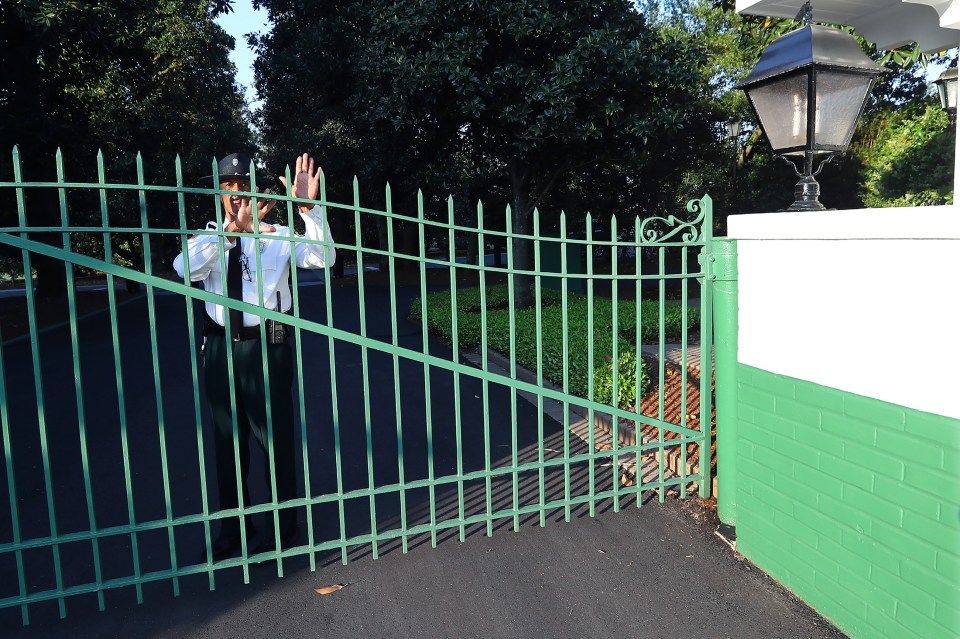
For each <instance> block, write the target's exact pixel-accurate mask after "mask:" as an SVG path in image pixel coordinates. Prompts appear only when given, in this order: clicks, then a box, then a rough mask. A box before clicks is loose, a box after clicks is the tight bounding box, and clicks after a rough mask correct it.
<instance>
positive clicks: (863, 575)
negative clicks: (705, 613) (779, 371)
mask: <svg viewBox="0 0 960 639" xmlns="http://www.w3.org/2000/svg"><path fill="white" fill-rule="evenodd" d="M738 375H739V378H738V385H739V400H738V429H739V430H738V435H737V442H738V443H737V495H736V499H737V545H738V548H737V549H738V550H739V551H740V552H742V553H743V554H744V555H745V556H746V557H747V558H748V559H750V560H751V561H753V562H754V563H755V564H757V565H758V566H760V567H761V568H763V569H764V570H765V571H767V572H768V573H769V574H770V575H771V576H773V577H774V578H775V579H777V580H778V581H780V582H781V583H783V584H784V585H785V586H787V587H788V588H789V589H790V590H792V591H793V592H794V593H796V594H797V595H799V596H800V597H801V598H803V599H804V600H805V601H807V603H809V604H810V605H811V606H813V607H814V608H815V609H816V610H818V611H819V612H820V613H821V614H823V615H824V616H826V617H827V618H829V619H831V620H832V621H833V622H834V623H835V624H836V625H837V626H838V627H839V628H841V629H842V630H843V631H844V632H846V633H847V634H849V635H850V636H851V637H889V638H891V639H893V638H898V639H902V638H908V637H917V638H922V639H937V638H940V637H960V420H956V419H951V418H947V417H941V416H938V415H933V414H930V413H924V412H921V411H917V410H913V409H909V408H904V407H901V406H897V405H894V404H889V403H886V402H881V401H879V400H874V399H870V398H866V397H862V396H858V395H854V394H851V393H846V392H842V391H839V390H836V389H831V388H827V387H824V386H820V385H817V384H813V383H810V382H806V381H802V380H797V379H793V378H790V377H785V376H782V375H776V374H773V373H770V372H767V371H764V370H761V369H758V368H753V367H750V366H746V365H744V364H741V365H740V366H739V367H738Z"/></svg>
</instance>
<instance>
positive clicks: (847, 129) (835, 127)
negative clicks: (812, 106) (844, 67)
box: [814, 71, 873, 148]
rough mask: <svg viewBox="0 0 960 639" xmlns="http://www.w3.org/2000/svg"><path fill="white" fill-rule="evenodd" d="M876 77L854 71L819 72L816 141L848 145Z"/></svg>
mask: <svg viewBox="0 0 960 639" xmlns="http://www.w3.org/2000/svg"><path fill="white" fill-rule="evenodd" d="M872 83H873V77H872V76H867V75H854V74H852V73H831V72H829V71H821V72H820V73H818V74H817V115H816V124H815V125H814V131H815V133H814V141H815V142H816V144H817V145H821V144H824V145H829V146H839V147H844V148H846V147H847V145H849V144H850V140H851V138H853V132H854V130H856V128H857V119H858V117H859V116H860V109H861V108H862V107H863V102H864V100H866V98H867V91H869V90H870V85H871V84H872Z"/></svg>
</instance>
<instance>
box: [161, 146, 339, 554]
mask: <svg viewBox="0 0 960 639" xmlns="http://www.w3.org/2000/svg"><path fill="white" fill-rule="evenodd" d="M217 172H218V175H219V180H220V188H221V189H222V190H229V191H233V193H230V194H221V201H222V203H223V210H224V216H223V220H224V225H223V230H224V231H227V232H231V233H242V234H246V233H252V232H253V229H254V224H256V225H257V228H259V230H260V233H262V234H266V235H267V237H265V238H259V239H258V238H255V237H246V236H240V238H239V240H237V238H234V237H224V238H223V250H225V251H228V255H227V256H226V257H227V259H226V260H224V261H225V262H226V264H227V270H226V273H225V274H224V273H221V254H220V246H221V244H220V238H219V237H218V236H217V235H198V236H195V237H192V238H190V240H189V241H188V242H187V248H186V253H187V256H188V257H189V267H190V280H191V281H193V282H202V283H203V288H204V289H205V290H207V291H209V292H211V293H216V294H220V295H222V294H224V292H225V290H224V286H226V294H227V296H228V297H231V298H234V299H242V300H243V301H244V302H248V303H250V304H255V305H257V306H261V307H263V308H267V309H272V310H280V311H281V312H287V311H288V310H289V309H290V306H291V299H292V297H291V293H290V286H289V284H288V282H289V278H288V276H289V273H290V264H291V261H292V260H293V259H295V260H296V265H297V266H298V267H300V268H323V267H324V266H326V265H328V264H330V265H332V264H333V263H334V261H335V260H336V252H335V250H334V248H333V246H332V245H320V244H314V243H310V244H307V243H303V242H295V243H294V242H290V241H287V240H279V239H278V240H271V239H270V237H277V238H289V237H291V236H292V233H291V229H289V228H287V227H285V226H280V225H266V224H264V223H263V222H262V220H263V217H264V216H265V215H266V214H267V213H268V212H269V211H270V210H271V209H272V208H273V206H274V204H276V201H275V200H258V202H257V208H258V211H257V212H256V214H254V212H253V207H252V203H251V199H250V197H248V196H245V195H240V193H239V192H242V191H247V192H249V191H250V158H249V157H247V156H245V155H242V154H239V153H234V154H232V155H228V156H227V157H225V158H223V159H222V160H220V162H219V163H218V166H217ZM320 175H321V170H320V167H319V166H317V167H316V168H315V166H314V161H313V158H311V157H310V156H309V155H308V154H306V153H304V154H303V156H300V157H297V162H296V177H295V178H294V181H293V184H287V183H286V180H285V179H284V178H282V177H281V178H280V180H281V182H282V183H283V185H284V186H285V187H286V189H287V193H288V195H290V196H291V197H294V198H297V199H301V198H302V199H303V200H316V199H317V194H318V191H319V187H320ZM212 178H213V176H209V177H207V178H206V180H207V183H209V180H211V179H212ZM265 193H269V190H267V191H266V192H265ZM297 207H298V208H299V211H300V216H301V217H302V218H303V221H304V223H305V225H306V238H307V239H309V240H327V241H329V242H332V238H331V237H330V228H329V227H328V226H327V222H326V216H325V211H324V210H323V209H322V208H321V207H319V206H314V205H313V204H308V203H301V202H297ZM216 228H217V227H216V223H215V222H209V223H208V224H207V229H208V230H216ZM258 253H259V263H260V275H261V280H262V282H261V284H262V290H263V297H262V298H260V296H259V291H258V281H257V279H258V273H257V260H258V258H257V254H258ZM173 267H174V269H175V270H176V271H177V273H178V274H179V275H180V276H181V277H183V274H184V256H183V253H181V254H180V255H178V256H177V258H176V259H175V260H174V263H173ZM227 312H229V313H230V325H231V333H232V334H231V335H229V336H228V335H227V334H226V332H225V325H226V323H227V322H226V321H225V314H226V313H227ZM206 313H207V318H206V320H207V321H206V328H205V330H204V334H205V345H204V384H205V386H206V391H207V401H208V403H209V405H210V412H211V414H212V417H213V428H214V447H215V450H216V459H217V488H218V492H219V496H220V509H221V510H227V509H232V508H237V507H238V499H237V496H238V495H237V493H238V490H237V475H236V463H235V461H234V439H233V414H234V411H235V412H236V419H237V446H238V452H239V457H240V486H241V491H242V494H243V503H244V504H246V505H249V504H250V496H249V491H248V489H247V474H248V470H249V467H250V441H249V440H250V434H251V432H252V433H253V436H254V437H255V438H256V440H257V443H258V444H259V445H260V447H261V449H263V451H264V455H265V456H266V451H267V450H268V445H269V442H268V429H267V411H266V405H267V404H266V389H265V384H264V365H266V367H267V369H268V370H269V374H270V375H269V377H270V379H269V381H270V407H271V417H272V426H273V455H274V467H275V470H276V477H275V478H274V477H271V473H270V464H269V463H266V464H265V465H266V467H267V487H268V489H269V488H270V487H271V485H272V482H273V480H274V479H275V480H276V490H277V499H278V501H279V502H283V501H286V500H288V499H293V498H295V497H296V492H297V490H296V472H295V471H296V466H295V463H294V425H293V400H292V397H291V389H292V386H293V361H292V353H291V349H290V345H289V344H288V343H287V335H288V329H287V327H286V326H283V325H282V324H279V323H274V322H272V321H270V320H268V321H267V326H266V331H265V332H266V339H267V344H266V350H267V357H266V360H264V359H263V358H262V357H261V344H260V321H261V318H260V317H259V316H258V315H252V314H249V313H241V312H240V311H236V310H233V309H225V308H224V307H223V306H221V305H219V304H215V303H212V302H207V303H206ZM228 340H230V341H231V342H232V350H233V383H234V400H235V402H236V403H235V404H234V403H232V402H231V397H230V374H229V371H228V367H227V341H228ZM278 519H279V533H280V542H281V547H288V546H290V545H292V544H293V543H294V542H295V541H296V540H297V537H298V536H299V531H298V527H297V513H296V511H295V510H294V509H292V508H283V509H281V510H280V512H279V515H278ZM268 520H269V522H270V526H269V527H268V531H267V534H266V535H265V536H264V538H263V539H262V541H261V542H260V544H259V545H257V546H256V547H255V548H254V549H253V553H254V554H256V553H259V552H269V551H274V550H275V549H276V535H275V534H274V531H273V527H272V524H273V517H272V516H270V517H268ZM246 526H247V536H248V540H252V539H253V536H254V534H255V530H254V527H253V524H252V522H251V521H250V519H249V517H248V518H247V521H246ZM239 548H240V518H239V517H230V518H225V519H222V520H221V527H220V535H219V537H217V539H216V540H215V541H214V543H213V545H212V547H211V551H212V553H211V554H212V557H213V559H214V560H215V561H219V560H221V559H224V558H227V557H230V556H232V555H234V554H235V553H236V552H237V551H238V550H239Z"/></svg>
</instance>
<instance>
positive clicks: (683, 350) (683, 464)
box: [680, 245, 690, 499]
mask: <svg viewBox="0 0 960 639" xmlns="http://www.w3.org/2000/svg"><path fill="white" fill-rule="evenodd" d="M687 248H688V247H687V246H686V245H684V246H682V247H680V250H681V251H682V252H681V253H680V275H681V278H680V425H681V426H682V427H684V428H687V420H688V419H689V418H690V415H689V412H690V410H689V408H688V407H687V316H688V306H689V304H690V300H689V299H688V298H687ZM680 477H681V479H682V480H683V481H682V482H681V483H680V498H681V499H686V497H687V445H686V444H680Z"/></svg>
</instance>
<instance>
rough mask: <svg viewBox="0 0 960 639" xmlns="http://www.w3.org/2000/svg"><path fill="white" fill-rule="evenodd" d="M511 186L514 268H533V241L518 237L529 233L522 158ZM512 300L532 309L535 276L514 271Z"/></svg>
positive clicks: (527, 186)
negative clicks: (531, 244) (531, 288)
mask: <svg viewBox="0 0 960 639" xmlns="http://www.w3.org/2000/svg"><path fill="white" fill-rule="evenodd" d="M510 186H511V203H510V208H511V214H510V218H511V220H512V222H513V235H514V237H512V238H511V241H512V242H513V263H512V264H510V268H511V269H514V270H521V271H530V270H532V268H533V260H532V258H531V253H530V240H528V239H526V238H523V237H518V236H521V235H529V234H530V168H529V167H527V166H524V165H523V164H521V163H520V162H519V161H517V162H514V163H513V164H512V165H511V166H510ZM511 277H512V278H513V286H514V291H513V299H514V305H515V306H516V308H518V309H522V308H530V306H531V305H532V304H533V298H532V297H531V296H530V285H531V284H532V283H533V277H532V276H531V275H526V274H513V275H511Z"/></svg>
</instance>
